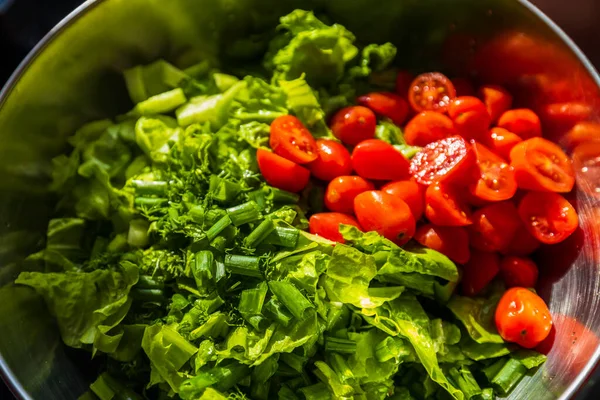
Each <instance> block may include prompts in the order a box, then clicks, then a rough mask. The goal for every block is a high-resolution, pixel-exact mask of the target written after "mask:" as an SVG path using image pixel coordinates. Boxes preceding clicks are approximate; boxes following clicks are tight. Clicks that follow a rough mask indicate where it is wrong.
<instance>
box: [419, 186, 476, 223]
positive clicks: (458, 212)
mask: <svg viewBox="0 0 600 400" xmlns="http://www.w3.org/2000/svg"><path fill="white" fill-rule="evenodd" d="M425 216H426V217H427V219H428V220H429V221H431V223H433V224H436V225H441V226H467V225H470V224H472V221H471V218H470V216H471V210H470V209H469V207H468V206H467V205H466V204H465V203H464V202H463V201H462V198H461V196H460V195H459V193H458V191H457V189H455V188H454V187H452V186H450V185H446V184H443V183H440V182H436V183H434V184H432V185H430V186H429V187H428V188H427V191H426V192H425Z"/></svg>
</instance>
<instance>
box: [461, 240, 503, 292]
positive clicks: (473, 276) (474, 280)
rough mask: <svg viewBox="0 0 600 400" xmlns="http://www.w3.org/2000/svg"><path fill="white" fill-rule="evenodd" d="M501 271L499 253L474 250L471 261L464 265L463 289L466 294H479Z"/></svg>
mask: <svg viewBox="0 0 600 400" xmlns="http://www.w3.org/2000/svg"><path fill="white" fill-rule="evenodd" d="M499 271H500V257H499V256H498V253H490V252H486V251H480V250H475V249H474V250H472V251H471V258H470V259H469V262H467V263H466V264H465V265H464V268H463V277H462V291H463V294H465V295H466V296H477V295H478V294H479V293H480V292H481V291H482V290H483V289H485V287H486V286H487V285H489V283H490V282H491V281H492V280H494V278H495V277H496V275H498V272H499Z"/></svg>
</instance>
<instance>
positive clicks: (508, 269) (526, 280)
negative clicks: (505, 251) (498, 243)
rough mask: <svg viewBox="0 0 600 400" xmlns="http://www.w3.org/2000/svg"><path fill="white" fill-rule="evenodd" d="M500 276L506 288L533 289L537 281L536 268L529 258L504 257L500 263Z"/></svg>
mask: <svg viewBox="0 0 600 400" xmlns="http://www.w3.org/2000/svg"><path fill="white" fill-rule="evenodd" d="M500 274H501V275H502V279H503V280H504V283H505V284H506V287H509V288H511V287H525V288H533V287H535V284H536V283H537V279H538V274H539V272H538V267H537V265H535V263H534V262H533V261H531V260H530V259H529V258H523V257H504V258H503V259H502V261H501V262H500Z"/></svg>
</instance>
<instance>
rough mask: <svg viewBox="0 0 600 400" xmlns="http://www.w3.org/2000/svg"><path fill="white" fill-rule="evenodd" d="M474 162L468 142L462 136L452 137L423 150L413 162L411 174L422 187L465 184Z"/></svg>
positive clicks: (431, 144)
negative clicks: (432, 184) (439, 182)
mask: <svg viewBox="0 0 600 400" xmlns="http://www.w3.org/2000/svg"><path fill="white" fill-rule="evenodd" d="M442 154H443V156H442ZM474 160H475V156H474V154H473V151H472V149H471V146H470V145H469V144H468V143H467V141H466V140H465V139H463V138H462V137H460V136H451V137H449V138H446V139H442V140H438V141H436V142H432V143H429V144H428V145H427V146H425V147H424V148H423V149H421V151H419V152H418V153H417V154H416V155H415V156H414V157H413V158H412V160H411V163H410V174H411V175H412V176H413V177H414V178H415V180H416V181H417V182H418V183H420V184H421V185H430V184H431V183H433V182H437V181H444V182H454V183H458V182H461V183H465V182H464V180H465V177H468V176H469V171H470V169H471V167H472V165H473V162H474Z"/></svg>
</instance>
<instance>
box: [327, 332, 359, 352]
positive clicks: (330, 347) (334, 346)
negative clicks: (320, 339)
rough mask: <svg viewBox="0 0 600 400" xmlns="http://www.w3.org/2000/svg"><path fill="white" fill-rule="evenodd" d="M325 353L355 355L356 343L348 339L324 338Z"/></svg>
mask: <svg viewBox="0 0 600 400" xmlns="http://www.w3.org/2000/svg"><path fill="white" fill-rule="evenodd" d="M325 351H331V352H336V353H342V354H354V353H356V342H355V341H354V340H350V339H340V338H336V337H332V336H327V337H325Z"/></svg>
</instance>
